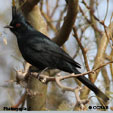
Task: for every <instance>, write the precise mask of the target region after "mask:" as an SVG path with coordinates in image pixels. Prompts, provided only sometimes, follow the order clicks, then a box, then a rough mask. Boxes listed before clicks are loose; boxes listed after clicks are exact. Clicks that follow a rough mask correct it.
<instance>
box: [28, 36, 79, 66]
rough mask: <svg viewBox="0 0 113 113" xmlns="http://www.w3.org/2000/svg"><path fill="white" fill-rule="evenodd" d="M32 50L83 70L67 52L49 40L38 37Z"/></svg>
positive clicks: (34, 40) (32, 44)
mask: <svg viewBox="0 0 113 113" xmlns="http://www.w3.org/2000/svg"><path fill="white" fill-rule="evenodd" d="M32 41H33V42H31V46H30V48H31V49H33V50H34V51H37V52H44V53H48V55H50V58H52V57H56V58H60V59H61V60H65V61H67V62H68V63H71V64H72V65H74V66H75V67H78V68H81V66H80V64H79V63H77V62H76V61H74V60H73V59H72V58H71V57H70V56H69V55H68V54H67V53H66V52H64V51H63V50H62V49H61V48H60V47H59V46H58V45H57V44H56V43H54V42H53V41H51V40H50V39H48V38H47V37H46V36H45V37H43V38H38V37H36V38H35V39H33V40H32Z"/></svg>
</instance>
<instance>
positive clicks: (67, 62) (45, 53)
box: [7, 12, 109, 102]
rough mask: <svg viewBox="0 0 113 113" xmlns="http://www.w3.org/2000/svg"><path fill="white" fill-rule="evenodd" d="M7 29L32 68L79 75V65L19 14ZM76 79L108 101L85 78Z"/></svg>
mask: <svg viewBox="0 0 113 113" xmlns="http://www.w3.org/2000/svg"><path fill="white" fill-rule="evenodd" d="M7 27H8V28H10V30H11V31H12V32H13V33H14V34H15V35H16V37H17V42H18V47H19V49H20V52H21V54H22V56H23V58H24V59H25V60H26V61H27V62H29V63H30V64H32V65H33V66H35V67H37V68H39V69H40V70H43V69H45V68H47V67H48V68H53V69H60V70H62V71H65V72H69V73H75V74H79V73H80V72H79V71H78V70H77V68H80V64H79V63H77V62H76V61H74V60H73V59H72V58H71V57H70V56H69V55H68V54H67V53H66V52H64V51H63V50H62V49H61V48H60V47H59V46H58V45H57V44H56V43H54V42H53V41H52V40H50V39H49V38H48V37H47V36H45V35H44V34H42V33H41V32H39V31H37V30H35V29H34V28H33V27H32V26H31V25H30V24H29V23H28V22H27V21H26V20H25V18H24V17H23V16H22V15H21V14H20V13H18V12H15V14H14V15H13V18H12V21H11V23H10V25H9V26H7ZM77 79H78V80H80V81H81V82H82V83H83V84H85V85H86V86H87V87H88V88H90V89H91V90H92V91H93V92H94V93H95V94H96V95H97V96H98V97H100V98H101V99H103V101H104V102H106V101H108V100H109V98H108V97H107V96H106V95H105V94H104V93H103V92H101V91H100V90H99V89H98V88H97V87H96V86H95V85H94V84H93V83H91V81H90V80H89V79H87V78H86V77H85V76H79V77H77Z"/></svg>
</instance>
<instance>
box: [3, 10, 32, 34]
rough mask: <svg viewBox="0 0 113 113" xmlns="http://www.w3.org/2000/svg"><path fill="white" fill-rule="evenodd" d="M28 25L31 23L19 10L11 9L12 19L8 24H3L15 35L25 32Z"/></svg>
mask: <svg viewBox="0 0 113 113" xmlns="http://www.w3.org/2000/svg"><path fill="white" fill-rule="evenodd" d="M15 10H16V9H15ZM29 27H31V25H30V24H29V23H28V22H27V21H26V20H25V18H24V16H23V15H22V14H21V13H20V12H19V11H18V12H17V11H15V12H14V11H12V21H11V22H10V24H9V25H6V26H5V28H9V29H10V30H11V31H12V32H13V33H14V34H15V35H18V34H21V33H22V34H23V33H25V32H27V31H28V29H29Z"/></svg>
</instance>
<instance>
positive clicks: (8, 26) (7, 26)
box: [4, 25, 13, 29]
mask: <svg viewBox="0 0 113 113" xmlns="http://www.w3.org/2000/svg"><path fill="white" fill-rule="evenodd" d="M4 28H9V29H11V28H13V26H10V25H6V26H4Z"/></svg>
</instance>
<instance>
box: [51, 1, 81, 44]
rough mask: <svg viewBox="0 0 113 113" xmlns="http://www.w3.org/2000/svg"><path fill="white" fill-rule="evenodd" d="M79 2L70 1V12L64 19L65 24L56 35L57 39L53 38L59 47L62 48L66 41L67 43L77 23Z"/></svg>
mask: <svg viewBox="0 0 113 113" xmlns="http://www.w3.org/2000/svg"><path fill="white" fill-rule="evenodd" d="M78 1H79V0H68V12H67V15H66V17H65V19H64V23H63V25H62V27H61V29H60V30H59V32H58V33H57V34H56V36H55V38H53V41H54V42H56V43H57V44H58V45H59V46H62V45H63V44H64V43H65V41H67V39H68V37H69V34H70V32H71V30H72V27H73V25H74V23H75V20H76V16H77V12H78Z"/></svg>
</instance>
